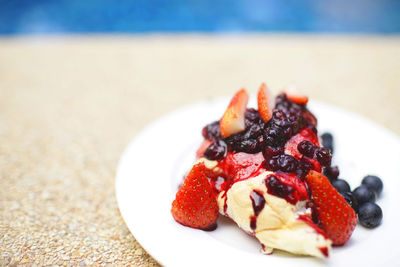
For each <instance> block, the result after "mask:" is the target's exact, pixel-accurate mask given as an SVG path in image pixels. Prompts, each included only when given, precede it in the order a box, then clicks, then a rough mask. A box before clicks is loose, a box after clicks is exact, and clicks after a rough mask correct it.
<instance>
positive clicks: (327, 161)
mask: <svg viewBox="0 0 400 267" xmlns="http://www.w3.org/2000/svg"><path fill="white" fill-rule="evenodd" d="M315 155H316V158H317V160H318V161H319V163H321V165H322V166H325V167H326V166H330V165H331V160H332V155H331V153H330V151H329V149H327V148H318V149H317V150H316V153H315Z"/></svg>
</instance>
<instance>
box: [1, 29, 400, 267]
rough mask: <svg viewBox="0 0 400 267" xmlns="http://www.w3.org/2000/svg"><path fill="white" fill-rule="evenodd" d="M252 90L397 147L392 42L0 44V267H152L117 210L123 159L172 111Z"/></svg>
mask: <svg viewBox="0 0 400 267" xmlns="http://www.w3.org/2000/svg"><path fill="white" fill-rule="evenodd" d="M262 81H266V82H267V83H269V85H270V86H271V87H272V88H273V89H275V90H278V89H280V88H281V87H283V86H285V85H288V84H296V85H297V87H298V88H300V89H301V90H303V91H304V92H305V93H307V94H308V95H310V96H311V97H312V99H316V100H320V101H325V102H327V103H331V104H334V105H337V106H340V107H343V108H346V109H349V110H352V111H354V112H358V113H360V114H362V115H364V116H366V117H369V118H370V119H372V120H374V121H376V122H378V123H380V124H382V125H384V126H386V127H387V128H389V129H390V130H392V131H394V132H395V133H397V134H400V121H399V120H400V104H399V102H400V37H393V36H392V37H373V36H372V37H371V36H370V37H365V36H364V37H349V36H341V37H340V36H336V37H332V36H319V37H316V36H308V35H307V36H304V35H303V36H301V35H298V36H241V37H240V36H225V37H216V36H208V37H207V36H167V37H162V36H148V37H96V36H93V37H52V38H39V37H36V38H33V37H31V38H17V39H7V38H3V39H0V175H1V178H0V179H1V186H0V214H1V217H0V265H20V264H27V265H33V264H36V265H38V266H42V265H67V266H71V265H72V266H76V265H78V266H79V265H80V266H84V265H107V264H111V265H137V266H149V265H153V264H157V263H156V262H155V261H154V260H153V259H152V258H151V257H150V256H149V255H148V254H147V253H146V252H145V251H144V250H143V249H142V248H141V247H140V245H139V244H138V242H136V240H135V238H134V237H133V236H132V235H131V234H130V233H129V231H128V229H127V227H126V226H125V224H124V221H123V220H122V218H121V215H120V213H119V210H118V207H117V203H116V198H115V193H114V176H115V171H116V167H117V163H118V159H119V157H120V155H121V153H122V152H123V149H124V148H125V146H126V145H127V144H128V142H129V141H130V140H131V138H133V137H134V136H135V134H137V133H138V132H139V131H140V130H141V129H142V128H143V127H144V126H145V125H146V124H148V123H150V122H151V121H152V120H154V119H155V118H158V117H160V116H162V115H164V114H165V113H167V112H169V111H171V110H173V109H176V108H178V107H180V106H182V105H186V104H190V103H193V102H195V101H198V100H201V99H205V98H210V97H213V96H220V95H232V93H233V92H234V91H235V90H236V89H239V88H240V87H242V86H245V87H246V88H247V89H249V91H252V92H255V91H256V89H257V86H258V85H259V84H260V83H261V82H262ZM219 115H220V114H216V116H217V117H218V116H219ZM217 117H216V118H217ZM160 134H162V133H160ZM161 149H162V148H161ZM134 205H135V203H132V206H134ZM154 226H156V225H154Z"/></svg>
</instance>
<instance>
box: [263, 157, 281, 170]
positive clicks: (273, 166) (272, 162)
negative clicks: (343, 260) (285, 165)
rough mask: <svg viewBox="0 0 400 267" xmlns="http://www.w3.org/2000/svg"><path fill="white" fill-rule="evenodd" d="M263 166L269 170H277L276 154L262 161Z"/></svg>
mask: <svg viewBox="0 0 400 267" xmlns="http://www.w3.org/2000/svg"><path fill="white" fill-rule="evenodd" d="M264 167H265V168H266V169H267V170H269V171H277V170H279V164H278V156H275V157H271V158H267V159H266V160H265V161H264Z"/></svg>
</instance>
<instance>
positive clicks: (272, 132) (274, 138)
mask: <svg viewBox="0 0 400 267" xmlns="http://www.w3.org/2000/svg"><path fill="white" fill-rule="evenodd" d="M264 137H265V138H264V139H265V141H266V143H267V144H268V145H271V146H276V145H280V144H282V143H283V141H284V139H283V138H282V137H283V136H282V129H281V128H279V127H268V128H267V129H266V131H265V136H264Z"/></svg>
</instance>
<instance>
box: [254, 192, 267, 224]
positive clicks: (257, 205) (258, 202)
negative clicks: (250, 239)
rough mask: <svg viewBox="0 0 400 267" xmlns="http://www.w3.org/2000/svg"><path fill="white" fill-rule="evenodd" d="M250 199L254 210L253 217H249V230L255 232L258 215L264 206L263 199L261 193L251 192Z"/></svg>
mask: <svg viewBox="0 0 400 267" xmlns="http://www.w3.org/2000/svg"><path fill="white" fill-rule="evenodd" d="M250 199H251V203H252V205H253V210H254V216H253V215H252V216H250V228H251V229H252V230H255V229H256V228H257V217H258V214H260V212H261V211H262V210H263V208H264V206H265V198H264V195H263V193H262V192H260V191H258V190H253V191H251V192H250Z"/></svg>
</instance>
